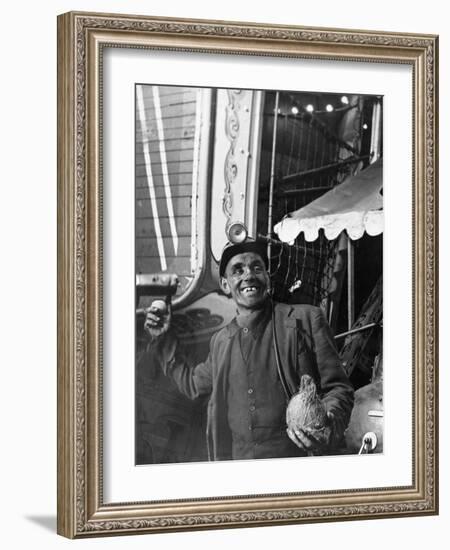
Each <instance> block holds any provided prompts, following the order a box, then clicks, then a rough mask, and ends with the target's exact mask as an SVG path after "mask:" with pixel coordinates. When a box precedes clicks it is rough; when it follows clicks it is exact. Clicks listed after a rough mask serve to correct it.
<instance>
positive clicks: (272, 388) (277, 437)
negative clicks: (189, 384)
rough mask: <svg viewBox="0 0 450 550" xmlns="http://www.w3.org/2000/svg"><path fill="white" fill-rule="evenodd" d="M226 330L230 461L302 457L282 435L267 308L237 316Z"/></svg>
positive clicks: (283, 427)
mask: <svg viewBox="0 0 450 550" xmlns="http://www.w3.org/2000/svg"><path fill="white" fill-rule="evenodd" d="M229 328H230V331H231V334H232V343H231V362H230V370H229V374H228V376H229V380H228V395H227V405H228V407H227V408H228V424H229V426H230V429H231V435H232V455H233V458H234V459H248V458H273V457H283V456H299V455H301V454H303V453H302V451H301V450H300V449H299V448H298V447H297V446H296V445H294V444H293V443H292V442H291V440H290V439H289V438H288V436H287V434H286V420H285V414H286V397H285V395H284V392H283V388H282V385H281V382H280V379H279V376H278V371H277V366H276V359H275V353H274V349H273V345H272V342H273V336H272V318H271V308H270V307H266V308H265V309H263V310H261V311H256V312H252V313H250V314H249V315H238V316H237V317H236V319H235V320H234V321H233V322H232V324H231V326H230V327H229Z"/></svg>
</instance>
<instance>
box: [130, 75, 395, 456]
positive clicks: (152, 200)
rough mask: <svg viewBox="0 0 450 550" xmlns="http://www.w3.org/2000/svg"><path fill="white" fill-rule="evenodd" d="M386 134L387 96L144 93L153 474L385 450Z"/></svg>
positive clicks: (145, 365) (141, 314)
mask: <svg viewBox="0 0 450 550" xmlns="http://www.w3.org/2000/svg"><path fill="white" fill-rule="evenodd" d="M382 136H383V97H382V96H379V95H366V94H358V93H355V92H352V91H351V90H345V89H343V90H342V92H341V93H336V92H333V93H328V92H327V91H326V90H323V91H322V90H321V91H317V90H313V91H311V90H307V89H306V90H268V89H266V90H252V89H231V88H230V89H225V88H206V87H202V88H201V87H190V86H173V85H167V86H164V85H160V84H158V85H155V84H152V83H138V84H136V86H135V275H136V288H135V296H136V327H135V449H134V454H135V464H136V465H151V464H167V463H186V462H206V461H222V460H255V459H274V458H277V459H279V458H290V459H292V458H299V457H300V458H303V457H304V458H305V459H307V458H308V457H312V456H323V455H328V456H339V455H363V454H374V453H383V432H384V422H385V419H384V408H383V228H384V223H383V138H382ZM386 421H387V422H388V421H389V419H386Z"/></svg>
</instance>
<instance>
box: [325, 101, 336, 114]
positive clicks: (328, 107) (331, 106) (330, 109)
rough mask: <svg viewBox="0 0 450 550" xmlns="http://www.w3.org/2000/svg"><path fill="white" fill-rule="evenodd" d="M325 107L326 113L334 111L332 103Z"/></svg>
mask: <svg viewBox="0 0 450 550" xmlns="http://www.w3.org/2000/svg"><path fill="white" fill-rule="evenodd" d="M325 109H326V110H327V112H328V113H331V112H332V111H334V107H333V105H330V104H329V103H328V105H327V106H326V107H325Z"/></svg>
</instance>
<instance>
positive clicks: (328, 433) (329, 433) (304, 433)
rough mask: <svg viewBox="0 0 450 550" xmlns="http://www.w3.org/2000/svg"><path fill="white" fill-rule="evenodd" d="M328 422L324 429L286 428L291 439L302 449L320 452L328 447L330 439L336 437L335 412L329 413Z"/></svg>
mask: <svg viewBox="0 0 450 550" xmlns="http://www.w3.org/2000/svg"><path fill="white" fill-rule="evenodd" d="M327 417H328V423H327V426H326V427H325V428H324V429H323V430H322V431H320V430H312V429H310V428H297V429H294V430H291V429H290V428H288V429H287V430H286V432H287V435H288V437H289V439H291V441H292V442H293V443H295V444H296V445H297V447H299V448H300V449H303V450H304V451H306V452H318V451H319V452H320V451H324V450H325V449H326V448H328V446H329V444H330V441H332V440H333V438H334V435H335V434H334V433H333V432H334V429H335V419H334V414H333V413H331V412H328V413H327Z"/></svg>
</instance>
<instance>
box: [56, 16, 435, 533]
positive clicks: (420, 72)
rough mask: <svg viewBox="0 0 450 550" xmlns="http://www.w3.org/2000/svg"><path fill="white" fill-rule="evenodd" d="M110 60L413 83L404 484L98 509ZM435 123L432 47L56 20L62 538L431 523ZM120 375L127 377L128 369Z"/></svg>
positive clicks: (404, 38) (183, 23) (351, 34)
mask: <svg viewBox="0 0 450 550" xmlns="http://www.w3.org/2000/svg"><path fill="white" fill-rule="evenodd" d="M106 50H115V51H125V50H127V51H128V50H129V51H137V50H138V51H140V52H145V53H146V54H147V55H148V56H149V59H150V60H151V56H152V52H172V53H174V54H175V55H177V54H178V55H181V53H183V54H184V53H192V54H195V55H197V56H200V57H202V56H206V57H208V56H223V57H225V56H244V57H246V59H250V60H251V59H252V58H253V59H255V60H256V59H263V58H264V59H267V60H269V61H272V62H274V63H275V62H277V63H282V62H283V60H307V61H311V62H322V61H327V62H329V63H331V64H336V65H337V66H338V67H339V64H344V63H347V64H348V63H350V64H354V65H355V67H362V66H365V65H366V66H374V64H381V65H386V66H400V65H401V66H404V67H408V68H409V69H410V70H411V92H412V93H411V96H412V105H411V111H410V113H411V128H412V135H410V136H409V138H410V139H411V143H412V151H411V165H410V166H409V169H410V171H411V175H412V177H411V184H410V188H409V189H407V190H406V192H405V194H404V198H405V201H406V202H408V203H410V204H411V211H412V220H411V219H409V222H410V227H409V231H410V235H411V240H410V242H409V243H405V247H406V248H407V249H408V250H411V252H412V276H411V281H409V283H410V285H411V288H412V299H411V303H412V307H411V310H412V311H410V312H408V316H407V318H408V319H409V318H411V321H412V322H411V325H412V326H410V333H411V338H410V347H409V349H406V350H404V355H405V356H407V357H408V361H409V362H410V363H411V365H412V372H411V373H410V374H411V376H410V379H411V383H410V395H411V396H412V398H411V403H412V414H411V415H409V417H408V419H407V426H409V429H410V431H411V432H412V433H410V434H409V435H410V441H411V452H410V458H409V460H408V464H405V468H406V469H408V472H409V474H410V479H411V482H410V483H408V484H396V483H392V484H390V485H382V486H377V484H376V483H375V484H372V485H370V486H369V484H366V485H364V484H363V485H362V486H360V484H356V485H357V486H356V488H355V487H350V486H344V487H339V488H336V487H325V488H321V489H320V490H303V491H298V490H293V491H291V490H283V491H276V492H274V491H272V490H270V491H267V490H265V485H264V483H263V480H261V489H260V490H257V491H252V493H251V494H248V493H245V491H243V492H240V491H238V492H236V493H235V494H234V493H233V494H227V495H223V494H222V493H221V494H217V495H212V496H211V494H207V495H206V493H205V495H206V496H198V495H196V496H194V495H193V496H192V497H191V496H189V495H188V496H186V494H185V493H183V492H182V491H180V493H179V494H176V496H175V497H174V496H173V492H172V493H171V495H172V496H170V497H169V496H168V497H167V498H161V496H158V497H156V498H155V496H154V493H153V492H152V487H151V486H149V487H148V493H147V496H146V498H145V499H141V498H138V499H136V498H134V497H133V495H132V493H131V492H130V498H129V499H126V500H123V499H121V500H117V501H116V500H114V499H113V500H106V499H105V490H106V486H107V484H108V483H109V481H110V480H109V478H108V479H106V478H105V464H106V461H108V453H107V450H106V449H105V446H104V439H105V437H104V436H105V434H104V426H105V425H106V420H107V418H105V416H106V415H107V414H108V413H107V411H106V409H105V392H104V385H103V384H104V379H105V374H106V371H107V369H108V365H107V364H106V363H105V361H104V358H105V353H104V348H105V345H106V343H105V342H104V337H103V336H104V331H103V329H104V321H105V317H104V311H105V300H107V299H110V298H111V297H110V295H109V294H108V295H106V294H105V293H104V286H103V283H104V279H105V275H107V273H105V264H104V242H105V239H107V235H105V231H107V227H106V226H105V225H104V208H105V204H104V196H105V186H107V185H108V181H107V178H105V176H104V175H105V172H106V170H105V162H107V159H105V157H104V154H103V144H104V139H105V135H104V126H103V123H104V111H103V109H104V103H103V98H104V95H103V92H104V89H105V87H106V86H108V85H109V82H108V81H106V80H105V79H104V74H105V72H104V69H105V67H104V54H105V52H106ZM230 59H231V57H230ZM250 63H251V61H250ZM205 78H206V75H205ZM163 84H164V83H163ZM204 85H205V86H207V85H214V83H212V84H211V83H210V82H206V81H205V83H204ZM275 85H278V83H274V86H273V87H272V89H273V88H275V87H276V86H275ZM437 116H438V38H437V37H436V36H431V35H415V34H406V33H402V34H400V33H399V34H395V33H384V32H375V31H353V30H341V29H319V28H303V27H290V26H274V25H270V26H269V25H264V24H255V23H228V22H222V21H201V20H186V19H182V20H181V19H180V20H177V19H169V18H167V19H166V18H153V17H140V16H130V15H110V14H94V13H76V12H71V13H66V14H64V15H61V16H59V18H58V533H59V534H61V535H64V536H66V537H70V538H82V537H89V536H101V535H120V534H135V533H152V532H163V531H184V530H193V529H208V528H210V529H212V528H231V527H251V526H264V525H280V524H289V523H304V522H317V521H339V520H348V519H355V520H356V519H374V518H386V517H398V516H414V515H426V514H437V513H438V413H437V411H438V378H437V374H438V373H437V367H438V363H437V350H438V346H437V334H438V333H437V323H438V310H437V283H438V278H437V253H438V246H437V223H438V216H437V206H438V205H437V199H438V193H437V182H438V174H437V154H438V151H437V147H438V142H437V128H438V125H437ZM389 146H391V147H392V143H391V144H390V145H389ZM385 147H387V146H386V145H385ZM388 152H389V149H388V150H387V153H388ZM391 156H394V155H393V153H392V151H391ZM131 177H133V176H131ZM406 193H407V194H406ZM108 227H109V226H108ZM386 238H389V236H387V237H386ZM110 245H111V243H109V246H110ZM112 245H114V243H112ZM130 246H132V243H130ZM391 328H392V327H391ZM132 355H133V352H132V353H131V356H132ZM123 369H128V370H129V372H130V373H131V374H130V376H133V372H134V365H133V364H132V361H130V364H129V365H123ZM393 391H395V388H394V389H393ZM114 405H115V404H114V403H110V404H109V407H114ZM108 410H110V408H108ZM129 430H130V432H132V431H133V430H134V426H132V425H130V426H129ZM129 453H131V455H132V454H133V449H129ZM131 455H130V456H131ZM324 460H325V459H324ZM209 466H214V464H208V467H209ZM375 466H376V465H375ZM146 467H149V468H150V467H151V465H150V466H146ZM166 467H169V466H167V465H166ZM203 467H206V466H203ZM373 467H374V464H372V466H371V468H373ZM199 483H201V480H200V478H199ZM200 494H201V491H200ZM158 495H160V493H158Z"/></svg>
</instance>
